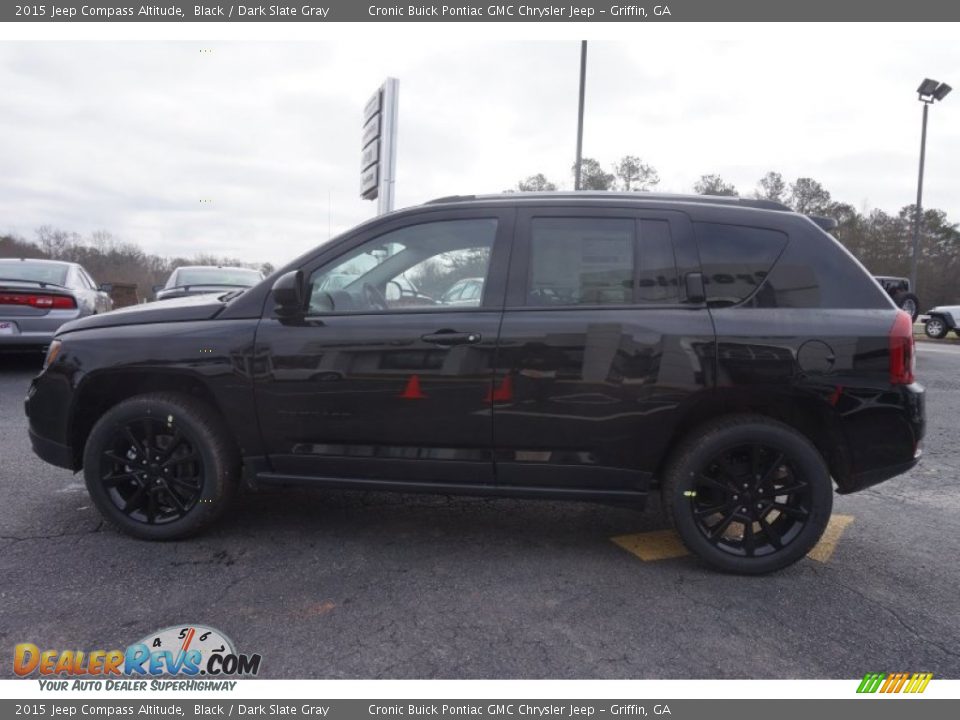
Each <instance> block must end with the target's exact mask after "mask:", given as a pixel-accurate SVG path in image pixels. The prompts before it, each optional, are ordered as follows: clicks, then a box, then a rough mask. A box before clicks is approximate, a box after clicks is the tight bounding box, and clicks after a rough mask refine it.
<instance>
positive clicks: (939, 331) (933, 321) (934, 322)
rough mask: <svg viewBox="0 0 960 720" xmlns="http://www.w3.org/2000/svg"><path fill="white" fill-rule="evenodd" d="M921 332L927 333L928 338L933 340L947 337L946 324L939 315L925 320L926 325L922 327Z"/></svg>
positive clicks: (947, 329)
mask: <svg viewBox="0 0 960 720" xmlns="http://www.w3.org/2000/svg"><path fill="white" fill-rule="evenodd" d="M923 331H924V332H925V333H927V336H928V337H932V338H933V339H934V340H939V339H940V338H944V337H946V336H947V332H948V331H949V328H948V327H947V322H946V320H944V319H943V318H942V317H940V316H939V315H931V316H930V318H929V319H928V320H927V324H926V325H924V327H923Z"/></svg>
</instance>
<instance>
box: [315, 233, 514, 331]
mask: <svg viewBox="0 0 960 720" xmlns="http://www.w3.org/2000/svg"><path fill="white" fill-rule="evenodd" d="M496 234H497V221H496V220H495V219H493V218H482V219H471V220H442V221H437V222H427V223H420V224H417V225H410V226H407V227H404V228H400V229H399V230H394V231H392V232H389V233H386V234H385V235H381V236H379V237H377V238H374V239H373V240H369V241H367V242H365V243H363V244H362V245H361V246H360V247H358V248H355V249H354V250H352V251H350V252H348V253H347V254H346V255H343V256H341V257H339V258H337V259H336V260H334V261H332V262H330V263H328V264H326V265H323V266H321V267H320V268H318V269H317V270H315V271H313V273H311V275H310V279H309V283H308V293H309V307H308V311H309V313H310V314H314V315H316V314H324V313H340V312H398V311H403V310H408V309H421V310H447V309H464V308H471V307H480V305H481V303H482V301H483V297H482V293H480V292H478V293H477V294H476V296H475V297H473V298H470V299H463V298H462V295H463V291H464V289H465V287H466V284H467V283H466V281H467V280H471V279H479V281H480V283H482V282H483V280H484V279H485V278H486V275H487V270H488V268H489V265H490V253H491V251H492V249H493V241H494V238H495V237H496Z"/></svg>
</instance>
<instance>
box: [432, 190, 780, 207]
mask: <svg viewBox="0 0 960 720" xmlns="http://www.w3.org/2000/svg"><path fill="white" fill-rule="evenodd" d="M504 200H507V201H511V202H527V201H531V200H536V201H539V202H542V201H548V202H557V203H562V202H564V201H570V200H590V201H597V202H604V201H608V202H609V201H614V200H616V201H619V202H623V201H624V200H628V201H635V202H643V201H646V202H650V201H655V202H666V203H687V204H689V203H694V204H697V205H727V206H734V207H736V206H739V207H749V208H754V209H759V210H779V211H785V212H793V210H792V209H791V208H790V207H789V206H787V205H784V204H783V203H780V202H776V201H775V200H764V199H760V198H742V197H737V196H731V195H693V194H679V193H654V192H614V191H609V190H578V191H565V190H557V191H545V192H509V193H497V194H489V195H447V196H445V197H440V198H435V199H434V200H429V201H427V202H425V203H424V205H447V204H453V203H464V202H478V201H479V202H484V201H486V202H490V201H501V202H502V201H504Z"/></svg>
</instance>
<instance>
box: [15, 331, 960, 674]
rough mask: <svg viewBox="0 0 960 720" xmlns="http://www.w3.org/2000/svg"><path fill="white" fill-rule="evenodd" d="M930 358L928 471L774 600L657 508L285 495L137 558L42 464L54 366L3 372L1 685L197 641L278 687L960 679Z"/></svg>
mask: <svg viewBox="0 0 960 720" xmlns="http://www.w3.org/2000/svg"><path fill="white" fill-rule="evenodd" d="M919 345H920V350H919V361H918V366H919V367H918V375H919V379H920V381H921V382H922V383H924V384H925V385H926V387H927V391H928V423H929V430H928V435H927V440H926V455H925V460H924V462H923V463H922V464H921V465H920V466H919V467H918V468H917V469H915V470H914V471H913V472H912V473H911V474H909V475H907V476H903V477H900V478H897V479H895V480H893V481H890V482H887V483H885V484H883V485H880V486H878V487H875V488H873V489H870V490H867V491H865V492H863V493H860V494H857V495H852V496H848V497H838V498H837V502H836V504H835V508H834V511H835V514H836V518H835V522H834V525H833V526H832V527H831V533H830V538H828V541H827V542H826V543H824V544H823V546H822V547H819V548H818V552H817V555H816V558H807V559H804V560H802V561H801V562H800V563H798V564H796V565H794V566H793V567H791V568H788V569H787V570H785V571H783V572H780V573H779V574H776V575H772V576H767V577H760V578H743V577H735V576H727V575H720V574H717V573H714V572H711V571H710V570H707V569H706V568H704V567H703V566H701V565H699V564H698V563H697V562H696V561H695V560H693V559H692V558H691V557H689V556H677V554H676V553H675V552H674V549H675V544H674V543H672V541H671V536H670V535H669V534H665V533H662V532H661V533H657V534H652V535H646V533H656V532H657V531H663V530H664V528H665V525H664V521H663V520H662V518H661V517H660V515H659V511H658V508H657V507H656V505H655V504H653V503H652V504H651V507H650V508H649V509H648V511H647V512H645V513H638V512H635V511H631V510H628V509H617V508H610V507H605V506H598V505H588V504H580V503H559V502H557V503H554V502H549V503H544V502H534V501H516V500H499V499H470V498H459V497H431V496H414V495H388V494H368V493H356V492H317V491H300V490H297V491H290V490H273V491H270V492H264V493H260V494H257V495H248V496H246V497H243V498H241V500H240V501H239V502H238V503H237V505H236V506H235V508H234V510H233V512H232V513H231V514H230V515H229V517H228V518H227V519H226V520H225V521H224V522H222V523H221V524H220V525H219V526H218V527H217V528H216V530H215V531H214V532H212V533H210V534H207V535H205V536H203V537H200V538H197V539H194V540H190V541H186V542H177V543H167V544H155V543H148V542H142V541H137V540H133V539H131V538H128V537H126V536H123V535H121V534H119V533H118V532H117V531H115V530H113V529H112V528H110V527H109V526H106V525H104V524H103V523H102V522H101V520H100V517H99V515H98V514H97V513H96V511H95V510H94V509H93V508H92V507H91V506H90V502H89V499H88V498H87V494H86V490H85V489H84V487H83V484H82V480H81V478H80V476H73V475H71V474H70V473H69V472H68V471H66V470H61V469H57V468H53V467H50V466H47V465H45V464H44V463H42V462H41V461H40V460H39V459H37V458H35V457H34V456H33V454H32V452H31V451H30V446H29V441H28V439H27V434H26V420H25V418H24V416H23V406H22V401H23V397H24V394H25V392H26V388H27V385H28V383H29V379H30V377H31V375H32V374H33V373H35V372H36V371H37V369H38V367H37V364H36V363H35V362H34V361H32V360H31V361H28V360H25V359H22V358H21V359H14V358H10V357H7V358H4V357H0V657H2V656H3V655H4V654H6V657H7V660H4V661H2V662H0V668H2V674H3V675H4V676H9V675H11V674H12V663H11V660H12V653H13V646H14V645H15V644H16V643H20V642H33V643H36V644H37V645H39V646H41V647H42V648H59V649H85V650H89V649H109V648H114V647H123V646H125V645H126V644H128V643H130V642H134V641H136V640H137V639H139V638H141V637H143V636H145V635H146V634H147V633H149V632H151V631H154V630H157V629H159V628H162V627H166V626H169V625H175V624H181V623H202V624H205V625H210V626H213V627H215V628H218V629H219V630H221V631H223V632H224V633H225V634H226V635H227V636H229V637H231V638H232V639H233V640H234V643H235V644H236V646H237V649H238V650H239V651H240V652H246V653H251V652H258V653H261V654H262V656H263V664H262V671H261V675H262V676H266V677H276V678H280V677H296V678H307V677H310V678H312V677H317V678H371V677H373V678H579V677H587V678H703V677H715V678H738V677H758V678H828V677H829V678H838V677H839V678H854V677H862V676H863V674H864V673H866V672H868V671H869V672H895V671H903V672H919V671H926V672H932V673H934V676H935V677H952V678H958V677H960V623H958V622H957V618H958V617H960V592H958V588H960V582H958V577H960V482H958V477H960V457H958V456H957V454H956V453H955V448H956V447H957V445H958V441H960V424H958V418H960V346H951V345H947V344H933V343H920V344H919ZM613 538H617V541H616V542H615V541H613V540H612V539H613ZM627 548H629V549H632V550H634V551H636V552H638V553H640V554H641V555H644V556H645V557H647V559H646V560H644V559H641V557H639V556H638V555H637V554H635V553H634V552H630V551H628V549H627Z"/></svg>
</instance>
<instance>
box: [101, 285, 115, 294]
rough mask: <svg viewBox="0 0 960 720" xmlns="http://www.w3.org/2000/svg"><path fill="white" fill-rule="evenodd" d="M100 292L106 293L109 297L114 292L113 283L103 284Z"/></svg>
mask: <svg viewBox="0 0 960 720" xmlns="http://www.w3.org/2000/svg"><path fill="white" fill-rule="evenodd" d="M100 292H105V293H107V294H108V295H109V294H110V293H112V292H113V283H102V284H101V285H100Z"/></svg>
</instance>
